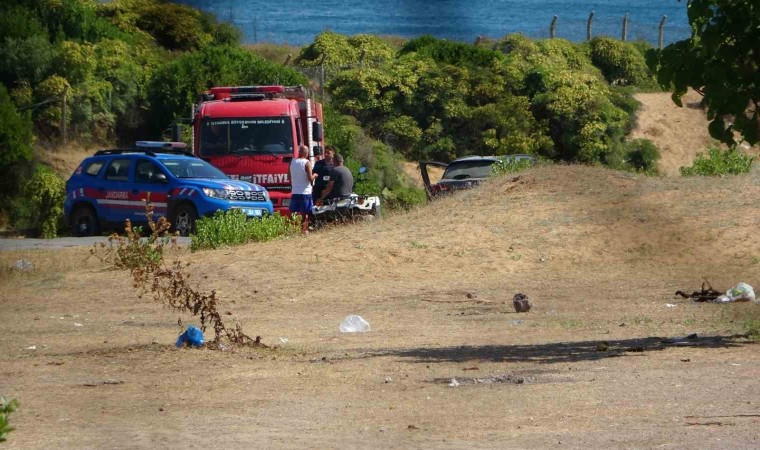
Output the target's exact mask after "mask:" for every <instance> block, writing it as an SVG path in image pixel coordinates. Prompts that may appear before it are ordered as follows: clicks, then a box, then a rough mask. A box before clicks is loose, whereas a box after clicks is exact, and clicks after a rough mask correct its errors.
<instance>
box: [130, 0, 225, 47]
mask: <svg viewBox="0 0 760 450" xmlns="http://www.w3.org/2000/svg"><path fill="white" fill-rule="evenodd" d="M138 11H139V18H138V19H137V22H136V25H137V26H138V27H139V28H140V29H141V30H144V31H146V32H148V33H150V34H151V36H153V37H154V38H155V39H156V42H158V44H159V45H161V46H162V47H165V48H167V49H169V50H197V49H199V48H201V47H203V46H205V45H208V44H210V43H211V42H212V41H213V35H212V34H211V33H210V32H209V31H211V30H209V29H208V27H205V26H204V17H203V13H202V12H201V11H199V10H197V9H195V8H191V7H189V6H186V5H179V4H176V3H170V2H167V3H155V4H151V5H148V6H147V7H145V8H142V9H141V10H138ZM206 20H207V19H206Z"/></svg>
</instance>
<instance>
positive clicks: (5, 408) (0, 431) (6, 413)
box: [0, 397, 18, 442]
mask: <svg viewBox="0 0 760 450" xmlns="http://www.w3.org/2000/svg"><path fill="white" fill-rule="evenodd" d="M16 409H18V400H10V401H9V400H7V399H6V398H5V397H0V442H5V441H6V440H8V433H10V432H11V431H13V430H14V428H13V427H11V426H10V425H9V423H8V417H10V415H11V413H14V412H16Z"/></svg>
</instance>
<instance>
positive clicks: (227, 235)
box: [190, 210, 301, 251]
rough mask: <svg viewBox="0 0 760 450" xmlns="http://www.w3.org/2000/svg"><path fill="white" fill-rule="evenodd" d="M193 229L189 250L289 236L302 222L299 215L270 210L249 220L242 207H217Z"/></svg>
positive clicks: (197, 222)
mask: <svg viewBox="0 0 760 450" xmlns="http://www.w3.org/2000/svg"><path fill="white" fill-rule="evenodd" d="M195 230H196V231H195V234H194V235H193V236H192V241H191V244H190V249H191V250H192V251H197V250H204V249H213V248H219V247H221V246H223V245H240V244H245V243H248V242H264V241H269V240H272V239H276V238H278V237H283V236H290V235H293V234H297V233H298V232H299V231H300V230H301V224H300V217H298V216H295V217H293V218H292V219H291V218H288V217H284V216H281V215H280V214H273V215H270V216H264V217H262V218H261V219H253V220H249V219H248V218H247V217H246V216H245V214H243V212H242V211H239V210H230V211H226V212H225V211H217V212H216V213H215V214H214V215H213V216H212V217H202V218H200V219H198V220H197V221H196V222H195Z"/></svg>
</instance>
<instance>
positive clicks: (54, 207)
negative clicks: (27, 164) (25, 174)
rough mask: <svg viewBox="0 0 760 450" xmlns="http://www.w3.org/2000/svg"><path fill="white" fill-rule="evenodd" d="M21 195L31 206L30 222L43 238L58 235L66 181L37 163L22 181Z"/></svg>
mask: <svg viewBox="0 0 760 450" xmlns="http://www.w3.org/2000/svg"><path fill="white" fill-rule="evenodd" d="M22 195H23V196H24V198H26V199H27V200H28V201H29V203H30V207H31V211H32V216H31V218H30V223H31V224H32V227H33V228H34V229H35V230H37V231H39V233H40V235H41V236H42V237H43V238H46V239H51V238H54V237H56V236H57V235H58V224H59V223H61V221H62V219H63V201H64V200H65V199H66V183H65V182H64V181H63V179H62V178H61V177H59V176H58V174H56V173H55V172H54V171H53V170H52V169H50V168H48V167H47V166H43V165H38V166H37V167H36V168H35V170H34V173H33V174H32V177H31V178H30V179H29V181H27V182H26V183H24V187H23V191H22Z"/></svg>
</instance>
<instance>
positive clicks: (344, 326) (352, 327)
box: [340, 314, 369, 333]
mask: <svg viewBox="0 0 760 450" xmlns="http://www.w3.org/2000/svg"><path fill="white" fill-rule="evenodd" d="M365 331H369V322H367V321H366V320H364V319H362V317H361V316H357V315H355V314H352V315H350V316H347V317H346V318H345V319H343V321H342V322H341V323H340V332H341V333H364V332H365Z"/></svg>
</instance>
